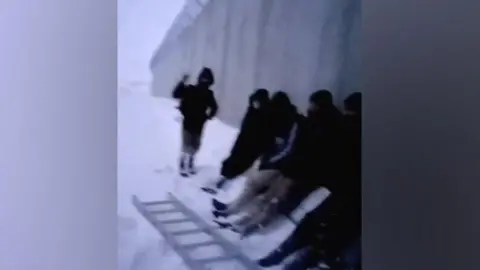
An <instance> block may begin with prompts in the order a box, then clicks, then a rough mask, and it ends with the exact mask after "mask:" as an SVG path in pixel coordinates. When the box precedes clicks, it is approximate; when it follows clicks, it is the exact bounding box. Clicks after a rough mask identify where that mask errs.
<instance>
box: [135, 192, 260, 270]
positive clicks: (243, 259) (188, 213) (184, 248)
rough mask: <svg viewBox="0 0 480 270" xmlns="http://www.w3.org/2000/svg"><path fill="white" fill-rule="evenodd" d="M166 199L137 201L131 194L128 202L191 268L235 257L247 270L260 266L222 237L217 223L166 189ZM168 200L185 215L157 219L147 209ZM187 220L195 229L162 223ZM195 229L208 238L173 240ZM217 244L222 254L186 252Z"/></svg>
mask: <svg viewBox="0 0 480 270" xmlns="http://www.w3.org/2000/svg"><path fill="white" fill-rule="evenodd" d="M168 195H169V199H168V200H165V201H156V202H146V203H144V202H141V201H140V200H139V199H138V197H137V196H135V195H133V196H132V203H133V205H134V206H135V207H136V208H137V210H138V211H139V212H140V213H141V214H142V215H143V216H144V217H145V218H146V219H147V220H148V221H149V222H150V223H151V224H152V225H153V226H154V227H155V229H156V230H157V231H158V232H159V233H160V234H161V235H162V236H163V238H164V239H165V241H166V242H167V243H168V244H169V245H170V246H171V247H172V249H173V250H174V251H175V252H176V253H177V254H178V255H179V256H180V257H181V258H182V259H183V261H184V262H185V264H186V265H187V266H189V267H190V268H191V269H192V270H207V269H208V268H207V264H209V263H216V262H222V261H223V262H225V261H235V262H238V263H240V264H242V265H243V266H244V267H246V269H248V270H260V269H261V268H260V266H258V265H257V264H256V263H254V262H253V261H252V260H251V259H250V258H248V257H247V256H245V255H244V254H243V253H242V252H240V251H239V250H238V248H237V247H236V246H235V245H233V244H232V243H230V242H229V241H228V240H226V239H225V238H223V237H222V236H221V235H219V234H218V233H217V232H216V229H217V227H214V226H211V225H209V224H208V223H207V222H205V221H204V220H203V219H202V218H201V217H199V216H198V215H197V214H196V213H195V212H194V211H192V210H191V209H189V208H188V207H187V206H185V205H184V204H183V203H182V202H181V201H180V200H178V199H177V198H176V197H175V196H174V195H173V194H172V193H168ZM160 204H170V205H172V206H173V209H172V210H171V211H172V212H173V211H175V212H178V213H182V214H183V215H184V216H185V217H186V218H184V219H177V220H173V222H168V221H166V222H165V221H162V220H161V219H159V216H160V215H159V214H161V213H158V212H160V211H158V210H157V211H155V210H148V206H153V205H160ZM181 222H191V223H193V224H195V225H196V227H197V228H195V229H187V230H180V231H169V230H167V228H166V227H165V225H167V224H174V223H181ZM195 233H206V234H208V235H209V236H210V237H211V239H212V240H209V241H204V242H199V243H194V244H180V243H179V242H178V241H177V236H181V235H189V234H195ZM213 245H217V246H220V247H221V248H222V249H223V251H224V254H223V255H220V256H214V257H207V258H199V259H195V258H192V257H191V256H190V252H191V251H192V250H193V249H195V248H201V247H207V246H213Z"/></svg>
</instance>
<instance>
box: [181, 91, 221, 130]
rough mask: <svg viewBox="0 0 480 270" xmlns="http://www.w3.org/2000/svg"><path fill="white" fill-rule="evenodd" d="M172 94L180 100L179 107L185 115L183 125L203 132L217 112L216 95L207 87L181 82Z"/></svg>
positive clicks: (188, 128)
mask: <svg viewBox="0 0 480 270" xmlns="http://www.w3.org/2000/svg"><path fill="white" fill-rule="evenodd" d="M172 96H173V98H175V99H179V100H180V105H179V107H178V109H179V110H180V112H181V113H182V115H183V127H184V129H185V130H188V131H190V132H192V133H201V131H202V129H203V125H204V124H205V122H206V121H207V119H212V118H213V117H215V115H216V113H217V110H218V105H217V102H216V100H215V96H214V94H213V91H212V90H210V89H209V88H207V87H203V86H198V85H185V84H184V83H182V82H180V83H179V84H178V85H177V86H176V87H175V89H174V90H173V93H172Z"/></svg>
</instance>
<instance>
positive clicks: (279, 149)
mask: <svg viewBox="0 0 480 270" xmlns="http://www.w3.org/2000/svg"><path fill="white" fill-rule="evenodd" d="M300 122H301V115H299V114H298V113H297V108H296V107H295V106H293V105H290V106H288V107H286V108H282V109H281V110H280V111H279V110H276V109H272V108H269V130H270V134H269V135H268V143H267V145H266V147H265V151H264V154H263V155H262V158H261V160H260V167H259V169H260V170H267V169H276V170H280V171H281V172H282V173H284V175H285V176H286V177H289V176H288V175H286V174H285V171H284V169H285V168H286V167H287V166H288V164H289V163H290V159H291V154H292V153H293V152H294V149H295V148H296V145H297V143H298V140H297V137H298V135H299V131H300V125H301V123H300Z"/></svg>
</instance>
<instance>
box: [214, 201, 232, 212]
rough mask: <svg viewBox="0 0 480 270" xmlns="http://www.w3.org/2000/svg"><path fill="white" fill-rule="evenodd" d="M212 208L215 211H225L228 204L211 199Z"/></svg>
mask: <svg viewBox="0 0 480 270" xmlns="http://www.w3.org/2000/svg"><path fill="white" fill-rule="evenodd" d="M212 205H213V208H215V210H217V211H226V210H227V209H228V205H227V204H225V203H222V202H220V201H218V200H217V199H212Z"/></svg>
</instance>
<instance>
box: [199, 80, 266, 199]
mask: <svg viewBox="0 0 480 270" xmlns="http://www.w3.org/2000/svg"><path fill="white" fill-rule="evenodd" d="M268 102H269V93H268V91H267V90H266V89H257V90H256V91H255V92H254V93H253V94H252V95H250V97H249V105H248V109H247V112H246V114H245V116H244V117H243V120H242V124H241V126H240V132H239V134H238V136H237V139H236V141H235V143H234V145H233V147H232V150H231V151H230V155H229V157H228V158H227V159H225V160H224V161H223V163H222V168H221V171H220V174H221V176H220V179H219V180H218V181H217V182H216V183H215V184H214V186H212V187H208V186H206V187H203V188H202V190H203V191H205V192H208V193H211V194H216V193H217V191H216V189H221V188H223V186H224V185H225V184H226V183H227V182H228V181H229V180H231V179H233V178H235V177H237V176H239V175H241V174H243V173H245V171H247V170H248V169H249V168H250V167H251V166H252V165H253V163H254V162H255V160H256V159H257V158H258V157H259V156H260V155H261V153H262V151H263V150H264V148H265V146H266V144H267V139H268V135H267V134H268V133H267V132H268V127H267V123H268V121H267V120H268V116H267V105H268Z"/></svg>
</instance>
